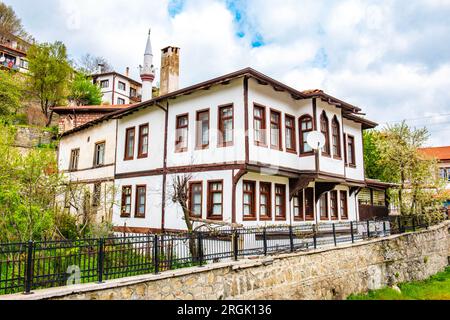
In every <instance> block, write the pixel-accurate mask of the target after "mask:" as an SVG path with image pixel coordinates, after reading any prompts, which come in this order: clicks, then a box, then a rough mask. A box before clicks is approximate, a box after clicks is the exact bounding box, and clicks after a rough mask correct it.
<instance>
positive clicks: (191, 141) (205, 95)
mask: <svg viewBox="0 0 450 320" xmlns="http://www.w3.org/2000/svg"><path fill="white" fill-rule="evenodd" d="M231 103H232V104H234V144H233V146H230V147H225V148H218V146H217V145H218V109H219V106H221V105H226V104H231ZM208 108H209V111H210V113H209V116H210V126H209V127H210V135H209V139H210V145H209V148H208V149H206V150H195V149H196V119H197V111H200V110H204V109H208ZM169 110H170V111H169V126H168V127H169V129H168V166H169V167H174V166H187V165H193V164H214V163H224V162H234V161H244V160H245V132H244V128H245V122H244V95H243V81H242V79H237V80H234V81H232V82H231V83H230V84H229V85H225V86H222V85H219V86H214V87H212V88H211V89H210V90H208V91H198V92H195V93H192V94H191V95H189V96H183V97H179V98H177V99H176V100H170V109H169ZM186 113H189V135H188V136H189V138H188V151H187V152H183V153H176V152H175V137H176V117H177V116H178V115H182V114H186Z"/></svg>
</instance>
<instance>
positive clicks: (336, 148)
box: [331, 116, 341, 158]
mask: <svg viewBox="0 0 450 320" xmlns="http://www.w3.org/2000/svg"><path fill="white" fill-rule="evenodd" d="M331 135H332V137H333V138H332V143H333V157H336V158H341V128H340V126H339V121H338V119H337V117H336V116H334V118H333V121H332V122H331Z"/></svg>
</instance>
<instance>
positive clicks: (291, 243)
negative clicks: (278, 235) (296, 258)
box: [289, 226, 294, 252]
mask: <svg viewBox="0 0 450 320" xmlns="http://www.w3.org/2000/svg"><path fill="white" fill-rule="evenodd" d="M289 240H290V245H291V252H294V232H293V230H292V226H289Z"/></svg>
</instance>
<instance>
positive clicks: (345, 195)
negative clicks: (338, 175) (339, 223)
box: [339, 190, 349, 220]
mask: <svg viewBox="0 0 450 320" xmlns="http://www.w3.org/2000/svg"><path fill="white" fill-rule="evenodd" d="M343 195H344V198H345V206H344V208H345V212H346V215H344V214H343V212H344V210H342V209H343V207H342V206H341V201H342V197H343ZM339 214H340V217H341V220H348V218H349V217H348V216H349V214H348V192H347V191H345V190H341V191H340V192H339Z"/></svg>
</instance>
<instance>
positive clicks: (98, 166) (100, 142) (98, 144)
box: [92, 140, 106, 168]
mask: <svg viewBox="0 0 450 320" xmlns="http://www.w3.org/2000/svg"><path fill="white" fill-rule="evenodd" d="M102 144H103V145H104V149H103V163H102V164H96V162H97V160H98V159H97V146H100V145H102ZM105 156H106V140H102V141H98V142H96V143H95V145H94V161H93V165H92V167H93V168H102V167H104V166H105V164H104V161H105Z"/></svg>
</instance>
